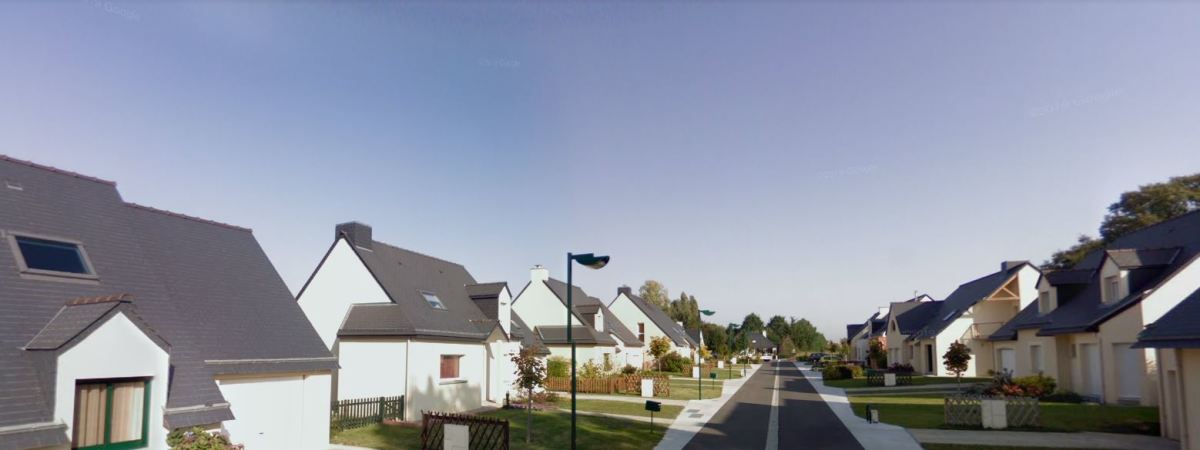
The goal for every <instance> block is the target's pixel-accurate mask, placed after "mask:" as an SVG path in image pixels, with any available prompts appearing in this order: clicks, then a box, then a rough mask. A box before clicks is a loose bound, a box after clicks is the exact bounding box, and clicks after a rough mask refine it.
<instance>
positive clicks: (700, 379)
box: [696, 309, 717, 400]
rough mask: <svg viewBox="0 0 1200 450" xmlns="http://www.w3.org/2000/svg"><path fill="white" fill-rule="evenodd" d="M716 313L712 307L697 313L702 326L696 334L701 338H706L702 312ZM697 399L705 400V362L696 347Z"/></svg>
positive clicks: (709, 314)
mask: <svg viewBox="0 0 1200 450" xmlns="http://www.w3.org/2000/svg"><path fill="white" fill-rule="evenodd" d="M716 313H717V312H716V311H713V310H710V309H702V310H700V312H699V313H698V314H696V318H698V319H700V320H698V322H700V328H697V329H696V334H698V335H700V339H701V340H704V318H703V317H700V314H703V315H706V316H711V315H713V314H716ZM696 344H697V345H699V344H700V343H699V342H697V343H696ZM696 400H704V364H703V361H701V360H700V349H696Z"/></svg>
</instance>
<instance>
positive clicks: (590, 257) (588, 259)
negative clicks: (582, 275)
mask: <svg viewBox="0 0 1200 450" xmlns="http://www.w3.org/2000/svg"><path fill="white" fill-rule="evenodd" d="M571 259H573V260H575V262H577V263H579V265H581V266H584V267H590V268H593V269H599V268H602V267H604V266H607V265H608V260H609V257H607V256H596V255H594V254H591V253H584V254H582V255H571Z"/></svg>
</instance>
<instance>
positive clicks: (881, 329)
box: [868, 312, 892, 338]
mask: <svg viewBox="0 0 1200 450" xmlns="http://www.w3.org/2000/svg"><path fill="white" fill-rule="evenodd" d="M891 317H892V313H890V312H889V313H887V314H880V313H878V312H876V313H875V314H872V315H871V318H870V319H869V321H870V324H871V335H870V336H868V337H872V338H875V337H879V336H883V334H884V333H886V332H887V324H888V321H889V320H891Z"/></svg>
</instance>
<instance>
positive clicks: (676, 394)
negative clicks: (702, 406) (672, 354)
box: [667, 379, 724, 400]
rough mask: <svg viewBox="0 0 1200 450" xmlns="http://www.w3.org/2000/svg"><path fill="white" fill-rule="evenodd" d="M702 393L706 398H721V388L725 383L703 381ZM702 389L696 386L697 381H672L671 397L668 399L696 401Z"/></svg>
mask: <svg viewBox="0 0 1200 450" xmlns="http://www.w3.org/2000/svg"><path fill="white" fill-rule="evenodd" d="M702 384H703V387H702V391H703V392H702V393H703V394H704V398H717V397H720V396H721V387H722V385H723V384H724V382H723V381H721V380H717V381H713V380H709V379H705V380H703V383H702ZM698 389H701V388H698V387H697V386H696V380H671V395H670V396H668V397H667V398H671V399H675V400H696V399H697V398H698V397H697V392H696V391H697V390H698Z"/></svg>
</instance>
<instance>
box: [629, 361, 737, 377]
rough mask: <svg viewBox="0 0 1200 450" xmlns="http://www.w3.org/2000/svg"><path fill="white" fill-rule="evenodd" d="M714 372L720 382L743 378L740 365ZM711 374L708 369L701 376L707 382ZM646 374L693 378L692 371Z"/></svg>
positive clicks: (649, 373)
mask: <svg viewBox="0 0 1200 450" xmlns="http://www.w3.org/2000/svg"><path fill="white" fill-rule="evenodd" d="M746 368H747V369H749V366H747V367H746ZM712 371H715V372H716V373H717V379H718V380H731V379H734V378H741V377H742V366H741V365H740V364H739V365H737V366H736V367H734V368H732V369H730V366H725V368H724V369H713V370H712ZM709 372H710V370H708V369H704V371H703V372H702V373H701V375H702V376H703V378H704V379H705V380H708V379H709V378H708V373H709ZM646 374H647V375H666V376H669V377H682V378H692V372H690V371H689V372H687V373H684V372H655V371H651V372H646Z"/></svg>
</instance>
